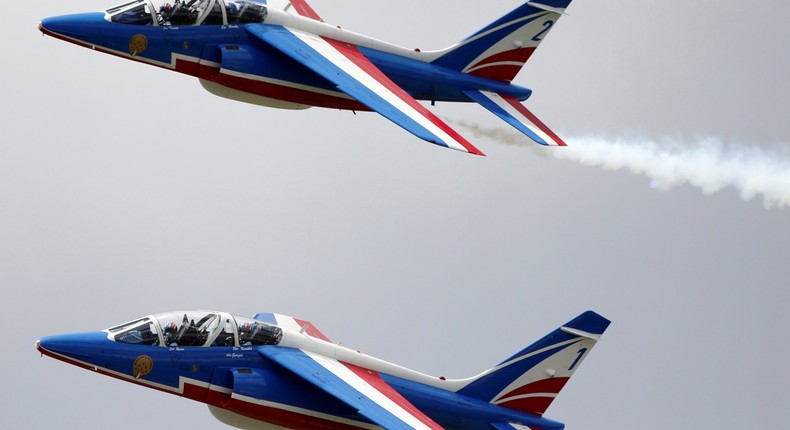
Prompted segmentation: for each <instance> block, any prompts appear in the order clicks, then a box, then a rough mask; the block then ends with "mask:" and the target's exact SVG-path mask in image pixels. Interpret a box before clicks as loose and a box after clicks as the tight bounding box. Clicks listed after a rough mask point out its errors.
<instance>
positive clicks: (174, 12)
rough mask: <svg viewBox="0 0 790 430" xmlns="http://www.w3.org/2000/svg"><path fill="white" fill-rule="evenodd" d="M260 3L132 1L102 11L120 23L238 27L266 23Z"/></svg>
mask: <svg viewBox="0 0 790 430" xmlns="http://www.w3.org/2000/svg"><path fill="white" fill-rule="evenodd" d="M266 14H267V9H266V3H265V1H264V0H261V1H254V0H183V1H182V0H135V1H130V2H127V3H124V4H121V5H118V6H115V7H111V8H109V9H107V10H106V11H105V18H106V19H107V20H108V21H112V22H117V23H120V24H134V25H154V26H185V25H239V24H249V23H255V22H263V21H264V20H266Z"/></svg>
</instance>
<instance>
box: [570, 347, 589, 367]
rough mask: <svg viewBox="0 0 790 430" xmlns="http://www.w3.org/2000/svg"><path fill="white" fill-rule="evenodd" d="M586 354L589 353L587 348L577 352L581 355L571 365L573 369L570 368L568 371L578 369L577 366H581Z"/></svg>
mask: <svg viewBox="0 0 790 430" xmlns="http://www.w3.org/2000/svg"><path fill="white" fill-rule="evenodd" d="M585 352H587V348H582V349H580V350H579V351H578V352H577V354H579V355H578V356H576V360H573V364H571V367H569V368H568V371H571V370H573V368H574V367H576V365H577V364H579V361H581V359H582V357H583V356H584V353H585Z"/></svg>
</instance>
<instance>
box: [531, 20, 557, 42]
mask: <svg viewBox="0 0 790 430" xmlns="http://www.w3.org/2000/svg"><path fill="white" fill-rule="evenodd" d="M552 25H554V21H552V20H547V21H545V22H544V23H543V26H544V27H546V28H544V29H543V30H540V32H539V33H538V34H536V35H535V37H533V38H532V40H533V41H535V42H540V41H541V40H543V35H544V34H546V32H547V31H549V30H551V26H552Z"/></svg>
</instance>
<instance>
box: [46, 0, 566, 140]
mask: <svg viewBox="0 0 790 430" xmlns="http://www.w3.org/2000/svg"><path fill="white" fill-rule="evenodd" d="M570 2H571V0H535V1H529V2H526V3H524V4H523V5H521V6H519V7H518V8H516V9H515V10H513V11H512V12H510V13H508V14H506V15H504V16H502V17H501V18H499V19H497V20H495V21H494V22H492V23H491V24H489V25H487V26H486V27H484V28H482V29H481V30H479V31H477V32H475V33H473V34H472V35H471V36H469V37H467V38H466V39H464V40H462V41H460V42H458V43H457V44H455V45H452V46H450V47H447V48H445V49H440V50H435V51H422V50H420V49H409V48H404V47H401V46H397V45H393V44H390V43H387V42H383V41H380V40H377V39H374V38H371V37H368V36H364V35H362V34H358V33H355V32H352V31H349V30H347V29H345V28H342V27H340V26H337V25H330V24H328V23H326V22H324V21H323V20H322V19H321V18H320V17H319V15H318V14H317V13H316V12H315V11H314V10H313V9H312V8H311V7H310V6H309V5H308V4H307V2H306V1H305V0H131V1H127V2H125V3H123V4H121V5H118V6H114V7H111V8H109V9H106V10H104V11H100V12H94V13H83V14H74V15H66V16H59V17H53V18H47V19H44V20H42V21H41V22H40V24H39V29H40V30H41V31H42V32H43V33H44V34H46V35H49V36H53V37H56V38H59V39H62V40H65V41H67V42H72V43H75V44H77V45H80V46H84V47H88V48H91V49H94V50H97V51H100V52H105V53H108V54H112V55H116V56H119V57H122V58H126V59H130V60H135V61H140V62H143V63H146V64H150V65H154V66H159V67H162V68H165V69H169V70H174V71H177V72H181V73H184V74H187V75H191V76H195V77H197V78H198V79H199V80H200V83H201V84H202V86H203V87H204V88H205V89H206V90H208V91H209V92H211V93H213V94H216V95H218V96H221V97H226V98H229V99H233V100H239V101H243V102H247V103H253V104H257V105H263V106H269V107H275V108H285V109H306V108H309V107H312V106H318V107H325V108H334V109H346V110H353V111H375V112H378V113H379V114H381V115H383V116H384V117H386V118H387V119H389V120H390V121H392V122H394V123H395V124H397V125H399V126H400V127H402V128H404V129H406V130H407V131H409V132H411V133H413V134H414V135H416V136H418V137H420V138H421V139H424V140H426V141H428V142H432V143H435V144H438V145H441V146H445V147H449V148H452V149H456V150H459V151H464V152H468V153H472V154H477V155H483V154H482V153H481V152H480V151H479V150H478V149H477V148H475V147H474V146H473V145H472V144H471V143H470V142H469V141H467V140H466V139H465V138H464V137H462V136H461V135H459V134H458V133H457V132H456V131H455V130H454V129H453V128H452V127H450V126H449V125H448V124H447V123H445V122H444V121H442V120H441V119H439V118H438V117H437V116H436V115H435V114H433V113H432V112H431V111H430V110H429V109H428V108H427V107H426V106H424V105H423V104H421V103H420V102H418V101H417V100H424V101H430V102H431V103H435V102H439V101H442V102H477V103H479V104H481V105H482V106H483V107H485V108H486V109H488V110H489V111H491V112H492V113H493V114H494V115H496V116H498V117H499V118H501V119H503V120H504V121H506V122H507V123H509V124H510V125H512V126H513V127H515V128H516V129H518V130H519V131H521V132H522V133H524V134H526V135H527V136H528V137H529V138H530V139H532V140H534V141H535V142H537V143H540V144H542V145H555V146H564V145H565V143H564V142H563V141H562V140H561V139H560V138H559V137H557V135H556V134H554V133H553V132H552V131H551V130H550V129H549V128H548V127H546V126H545V125H544V124H543V123H542V122H541V121H540V120H538V119H537V118H536V117H535V115H533V114H532V113H531V112H530V111H529V110H528V109H527V108H526V107H525V106H524V105H523V104H521V103H520V102H521V101H524V100H526V99H527V98H528V97H529V96H530V95H531V93H532V91H531V90H530V89H528V88H524V87H521V86H518V85H514V84H512V83H511V81H512V80H513V79H514V78H515V76H516V74H518V72H519V71H520V70H521V68H522V66H524V64H525V63H526V62H527V60H529V58H530V57H531V56H532V53H533V52H534V51H535V49H536V48H537V47H538V45H539V44H540V42H541V41H543V39H544V38H545V37H546V35H547V34H548V32H549V30H551V29H552V28H553V27H554V25H555V24H556V22H557V20H558V19H559V18H560V16H561V15H562V14H563V13H564V11H565V9H566V8H567V6H568V5H569V4H570ZM485 9H487V8H485Z"/></svg>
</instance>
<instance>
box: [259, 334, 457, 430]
mask: <svg viewBox="0 0 790 430" xmlns="http://www.w3.org/2000/svg"><path fill="white" fill-rule="evenodd" d="M258 352H259V353H260V354H261V355H263V356H264V357H267V358H269V359H271V360H273V361H275V362H277V363H279V364H280V365H282V366H283V367H285V368H286V369H288V370H290V371H292V372H294V373H295V374H297V375H299V376H300V377H302V378H303V379H305V380H306V381H308V382H310V383H311V384H313V385H315V386H316V387H318V388H320V389H322V390H323V391H325V392H326V393H328V394H330V395H332V396H334V397H335V398H337V399H339V400H341V401H342V402H344V403H346V404H347V405H349V406H351V407H352V408H354V409H356V410H357V411H359V414H360V415H362V416H364V417H366V418H368V419H369V420H371V421H373V422H374V423H375V424H377V425H379V426H382V427H384V428H386V429H441V428H442V427H441V426H439V425H438V424H437V423H435V422H434V421H433V420H431V419H430V418H429V417H428V416H426V415H425V414H423V413H422V412H421V411H420V410H419V409H417V408H416V407H414V405H412V404H411V403H409V401H408V400H406V399H405V398H403V396H401V395H400V394H399V393H398V392H397V391H395V389H393V388H392V387H390V386H389V385H388V384H387V383H386V382H384V380H383V379H381V377H380V376H379V374H378V373H377V372H374V371H370V370H368V369H363V368H361V367H358V366H354V365H353V364H348V363H342V362H340V361H337V360H335V359H333V358H329V357H326V356H323V355H318V354H315V353H311V352H307V351H302V350H300V349H294V348H286V347H279V346H266V347H261V348H258Z"/></svg>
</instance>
